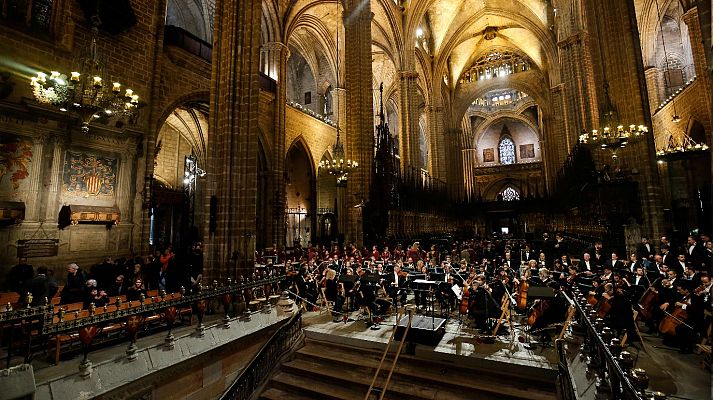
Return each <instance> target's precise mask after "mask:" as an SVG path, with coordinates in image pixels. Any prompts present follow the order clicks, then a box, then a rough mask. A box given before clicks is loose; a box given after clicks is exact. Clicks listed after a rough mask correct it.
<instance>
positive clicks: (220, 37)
mask: <svg viewBox="0 0 713 400" xmlns="http://www.w3.org/2000/svg"><path fill="white" fill-rule="evenodd" d="M216 9H219V10H220V11H221V12H220V13H216V20H215V32H214V41H215V43H214V46H213V72H212V76H211V94H210V125H209V126H210V137H211V140H209V141H208V157H209V158H208V167H207V168H206V170H207V176H206V177H207V179H206V181H207V184H206V204H210V199H211V197H212V196H215V198H216V200H217V207H216V216H217V218H216V228H215V231H214V232H211V231H210V228H209V229H208V232H206V235H205V239H206V251H205V255H206V269H205V274H206V276H207V278H208V279H209V280H212V279H219V280H224V279H226V278H228V277H233V278H236V277H237V275H240V274H247V272H248V271H250V270H252V268H253V267H252V265H251V263H252V262H253V254H254V251H255V241H254V238H255V216H256V204H255V203H256V198H257V151H258V143H257V142H258V105H259V95H260V83H259V80H258V71H259V66H260V15H261V6H260V1H259V0H218V2H217V4H216ZM235 256H237V257H238V258H237V259H238V263H235V262H234V261H233V259H234V257H235Z"/></svg>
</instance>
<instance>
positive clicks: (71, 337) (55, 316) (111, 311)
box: [0, 275, 286, 376]
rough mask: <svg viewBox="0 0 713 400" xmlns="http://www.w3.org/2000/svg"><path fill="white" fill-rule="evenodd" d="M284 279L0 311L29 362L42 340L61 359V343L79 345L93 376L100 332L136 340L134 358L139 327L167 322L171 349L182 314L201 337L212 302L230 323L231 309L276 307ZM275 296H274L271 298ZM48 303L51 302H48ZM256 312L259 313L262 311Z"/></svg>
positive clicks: (84, 371) (83, 369)
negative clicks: (80, 305)
mask: <svg viewBox="0 0 713 400" xmlns="http://www.w3.org/2000/svg"><path fill="white" fill-rule="evenodd" d="M285 279H286V276H285V275H276V276H273V277H268V278H265V279H259V280H251V279H248V280H247V281H242V282H239V283H234V282H232V281H231V280H230V279H228V281H227V283H225V284H219V283H218V282H217V281H213V284H212V285H209V286H206V287H200V286H199V287H198V288H197V290H195V291H193V292H187V291H186V290H184V289H183V288H182V289H181V291H180V292H178V293H165V292H161V293H160V294H159V295H157V296H153V297H146V296H144V295H141V298H140V299H139V300H134V301H121V299H120V298H117V299H116V301H115V302H114V303H112V304H107V305H106V306H104V307H95V306H94V304H91V305H90V306H89V309H86V310H76V311H66V310H65V309H64V308H63V307H62V306H53V305H51V304H46V305H42V306H38V307H29V306H28V307H26V308H18V309H11V308H10V306H9V305H8V306H4V307H5V311H3V312H0V327H2V329H6V330H8V331H9V332H10V335H13V333H15V336H20V337H23V340H24V343H23V348H24V352H25V354H24V358H25V363H27V362H28V361H29V360H30V359H32V349H33V348H45V349H46V348H47V346H46V345H43V346H41V347H38V344H42V342H44V344H49V343H55V346H56V349H57V350H56V351H57V358H56V359H58V355H59V349H60V346H61V345H62V343H64V342H67V341H79V342H80V343H81V345H82V351H83V353H84V360H83V361H82V364H81V365H80V374H81V375H83V376H88V375H89V374H91V362H89V360H88V357H87V356H88V353H89V351H90V349H91V345H92V343H93V342H94V340H95V337H96V336H97V335H98V334H105V333H107V332H118V333H125V334H126V336H127V340H129V341H131V345H130V346H129V349H128V350H127V357H128V358H129V360H132V359H133V358H134V357H135V353H136V347H135V345H134V343H135V341H136V338H137V334H138V332H139V329H140V328H142V327H144V326H145V324H147V323H148V322H149V321H157V322H160V323H161V324H165V326H166V327H167V328H168V334H167V336H166V344H167V345H168V346H169V347H171V346H172V343H173V341H174V339H173V335H172V334H171V329H172V327H173V325H174V323H175V322H176V319H177V318H180V317H181V316H182V315H188V316H190V317H191V319H192V317H193V316H196V317H197V320H198V325H197V328H196V330H197V331H198V332H199V333H201V332H202V331H203V330H204V326H203V317H204V315H205V313H206V310H207V308H208V302H209V301H210V300H214V299H218V300H219V301H220V302H222V304H223V310H224V313H225V316H224V318H223V321H224V324H225V325H229V324H230V315H229V312H230V310H231V309H232V311H233V314H235V315H238V314H241V313H242V312H244V311H249V308H250V307H252V308H258V307H259V308H264V307H266V306H267V302H268V299H269V300H270V301H271V302H272V303H276V302H277V299H278V298H279V296H278V295H277V293H279V292H280V290H281V289H282V287H281V286H282V282H284V280H285ZM253 292H256V293H258V292H259V295H257V296H256V295H254V294H253ZM270 294H272V295H271V296H270ZM45 303H47V301H46V299H45ZM251 311H257V309H255V310H251ZM16 332H19V334H17V333H16ZM38 342H39V343H38ZM9 343H10V344H9V346H12V343H13V341H9ZM12 352H13V350H12V347H9V348H8V359H7V366H8V367H9V366H10V359H11V356H12Z"/></svg>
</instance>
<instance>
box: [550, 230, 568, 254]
mask: <svg viewBox="0 0 713 400" xmlns="http://www.w3.org/2000/svg"><path fill="white" fill-rule="evenodd" d="M553 247H554V252H553V254H552V255H553V256H554V257H555V258H561V257H562V256H563V255H567V256H568V255H569V248H568V246H567V242H565V240H564V236H563V235H562V233H560V232H557V233H556V234H555V243H554V246H553Z"/></svg>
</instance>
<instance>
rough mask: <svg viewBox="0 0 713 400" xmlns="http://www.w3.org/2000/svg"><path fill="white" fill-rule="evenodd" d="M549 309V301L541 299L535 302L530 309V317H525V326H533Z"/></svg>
mask: <svg viewBox="0 0 713 400" xmlns="http://www.w3.org/2000/svg"><path fill="white" fill-rule="evenodd" d="M549 308H550V302H549V301H547V300H541V299H538V300H536V303H535V304H534V305H533V306H532V309H531V310H530V315H529V316H528V317H527V324H528V325H530V326H533V325H535V323H536V322H537V319H538V318H540V317H541V316H542V315H543V314H544V313H545V311H547V309H549Z"/></svg>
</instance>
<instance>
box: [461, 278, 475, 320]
mask: <svg viewBox="0 0 713 400" xmlns="http://www.w3.org/2000/svg"><path fill="white" fill-rule="evenodd" d="M473 278H475V276H474V275H473V276H469V277H468V279H466V281H465V283H463V293H462V294H461V296H462V297H461V300H460V307H459V308H458V312H459V313H460V314H468V304H469V302H470V285H471V284H472V283H473Z"/></svg>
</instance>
